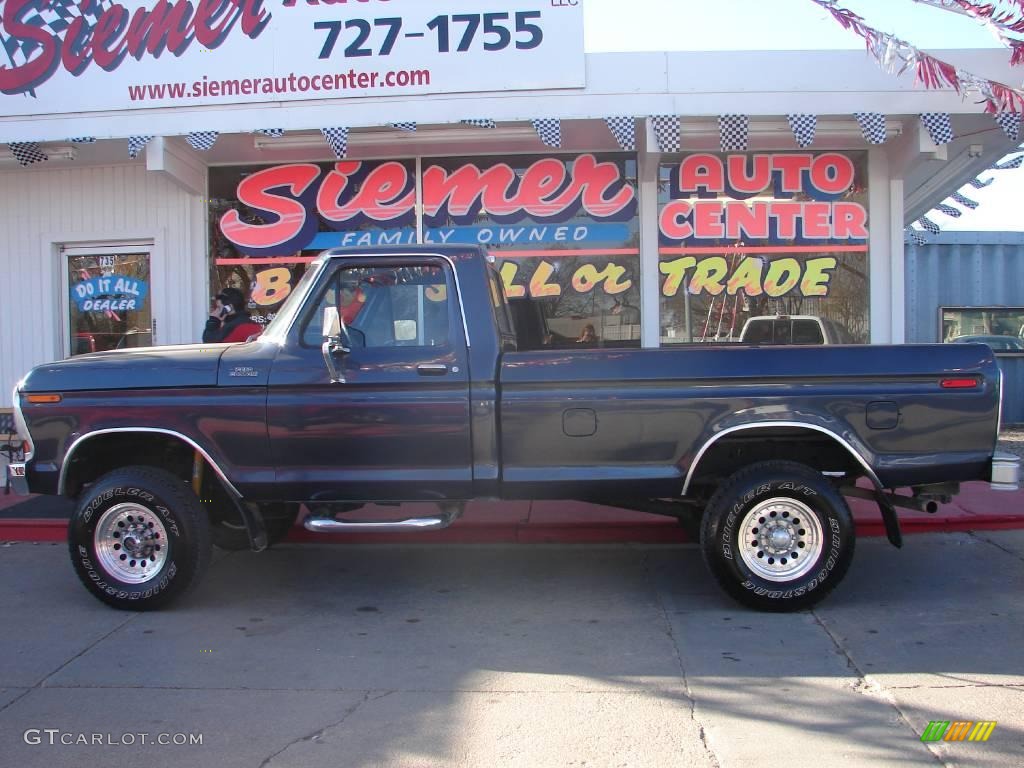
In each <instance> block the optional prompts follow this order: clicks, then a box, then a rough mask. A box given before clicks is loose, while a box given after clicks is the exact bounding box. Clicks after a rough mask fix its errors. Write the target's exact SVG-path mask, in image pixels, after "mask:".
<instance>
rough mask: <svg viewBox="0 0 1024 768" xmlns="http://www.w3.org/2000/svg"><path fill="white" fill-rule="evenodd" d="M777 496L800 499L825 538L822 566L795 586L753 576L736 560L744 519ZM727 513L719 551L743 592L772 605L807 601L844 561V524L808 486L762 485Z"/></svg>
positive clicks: (719, 534)
mask: <svg viewBox="0 0 1024 768" xmlns="http://www.w3.org/2000/svg"><path fill="white" fill-rule="evenodd" d="M772 494H778V495H781V496H788V497H791V498H799V499H801V500H802V501H803V502H804V503H806V504H807V505H808V506H809V507H810V508H811V510H812V512H813V514H814V515H816V516H817V518H818V520H819V522H820V523H821V525H822V528H823V529H824V532H825V535H826V537H827V538H826V541H825V544H826V549H825V550H824V551H823V552H822V553H821V554H820V555H819V562H818V566H817V567H816V568H813V569H812V570H811V571H810V572H809V573H808V574H805V575H804V576H803V577H802V579H797V580H796V581H794V582H790V583H787V582H771V581H767V580H765V579H762V578H760V577H758V576H757V575H756V574H753V573H751V572H750V571H749V570H748V569H747V568H746V566H744V565H743V563H742V561H741V560H740V559H739V558H737V557H736V556H735V552H736V550H735V548H736V547H737V546H741V542H740V541H739V532H738V531H737V530H736V526H737V523H738V521H739V520H740V519H741V517H742V515H744V514H746V512H747V511H748V510H749V509H750V508H751V506H752V505H753V503H755V502H756V501H759V500H760V499H762V498H765V497H768V496H771V495H772ZM727 509H728V512H727V513H726V515H725V516H724V517H723V518H720V519H721V525H720V527H719V528H718V530H717V537H716V538H717V545H718V546H717V549H718V552H719V553H720V554H721V556H722V558H723V559H724V560H725V561H728V563H729V565H728V568H730V569H731V570H732V571H733V572H734V573H735V575H736V576H737V577H738V578H737V581H738V583H739V586H740V588H741V589H743V590H744V591H746V592H749V593H751V594H753V595H756V596H757V597H761V598H764V599H765V600H770V601H785V600H791V599H792V598H801V597H805V596H807V595H808V594H810V593H812V592H814V591H815V590H817V589H820V588H821V587H823V586H824V585H825V584H827V583H828V581H829V577H830V575H831V573H832V571H833V570H835V568H836V566H837V565H838V564H839V562H840V561H841V559H842V558H841V554H842V550H843V535H842V524H841V521H840V520H839V519H838V517H837V516H836V513H835V512H834V510H833V509H832V504H831V502H827V501H825V500H824V499H823V498H822V497H821V494H820V493H819V492H818V491H817V490H815V489H814V488H812V487H810V486H809V485H807V484H806V483H801V482H799V481H796V480H781V481H771V482H759V483H757V484H756V485H754V486H751V487H748V488H747V489H746V490H744V491H742V492H741V493H739V494H738V495H737V496H736V497H734V501H733V502H732V503H731V504H730V505H729V506H728V507H727ZM712 530H714V529H712Z"/></svg>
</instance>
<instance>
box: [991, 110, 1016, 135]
mask: <svg viewBox="0 0 1024 768" xmlns="http://www.w3.org/2000/svg"><path fill="white" fill-rule="evenodd" d="M993 117H994V118H995V119H996V122H997V123H998V124H999V127H1000V128H1002V129H1003V133H1005V134H1006V137H1007V138H1008V139H1009V140H1010V141H1020V113H1019V112H1000V113H999V114H997V115H993Z"/></svg>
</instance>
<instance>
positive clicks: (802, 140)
mask: <svg viewBox="0 0 1024 768" xmlns="http://www.w3.org/2000/svg"><path fill="white" fill-rule="evenodd" d="M788 119H789V129H790V130H791V131H793V138H795V139H796V143H797V146H799V147H800V149H807V148H808V147H809V146H811V144H813V143H814V132H815V130H817V128H818V116H817V115H789V116H788Z"/></svg>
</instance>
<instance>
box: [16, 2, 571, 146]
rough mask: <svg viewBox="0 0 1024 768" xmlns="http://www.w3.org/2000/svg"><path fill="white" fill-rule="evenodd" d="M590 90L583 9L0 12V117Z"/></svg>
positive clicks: (40, 7)
mask: <svg viewBox="0 0 1024 768" xmlns="http://www.w3.org/2000/svg"><path fill="white" fill-rule="evenodd" d="M584 84H585V66H584V55H583V10H582V4H581V3H579V2H572V3H570V2H568V0H494V2H489V3H487V4H486V5H484V6H481V4H480V3H479V2H478V0H435V1H432V2H423V1H422V0H283V2H280V1H279V0H278V1H275V2H272V3H271V2H264V0H193V2H189V0H160V2H158V3H153V2H147V0H121V1H120V2H115V1H114V0H77V1H76V0H50V1H49V2H40V1H39V0H5V2H3V3H2V8H0V94H2V95H0V105H2V106H0V114H5V115H34V114H61V113H71V112H92V111H100V110H118V109H143V108H153V107H182V106H198V105H216V104H235V103H260V102H279V101H299V100H310V99H338V98H356V97H367V96H372V97H386V96H410V95H416V94H427V93H457V92H485V91H504V90H535V89H553V88H581V87H583V86H584ZM481 117H489V116H488V115H482V116H481ZM255 127H262V126H255Z"/></svg>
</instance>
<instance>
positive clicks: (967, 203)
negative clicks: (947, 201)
mask: <svg viewBox="0 0 1024 768" xmlns="http://www.w3.org/2000/svg"><path fill="white" fill-rule="evenodd" d="M950 197H951V198H953V200H954V201H955V202H958V203H960V205H962V206H963V207H964V208H970V209H971V210H972V211H973V210H975V209H976V208H977V207H978V201H977V200H971V198H969V197H967V195H962V194H960V193H959V192H954V193H953V194H952V195H950Z"/></svg>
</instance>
